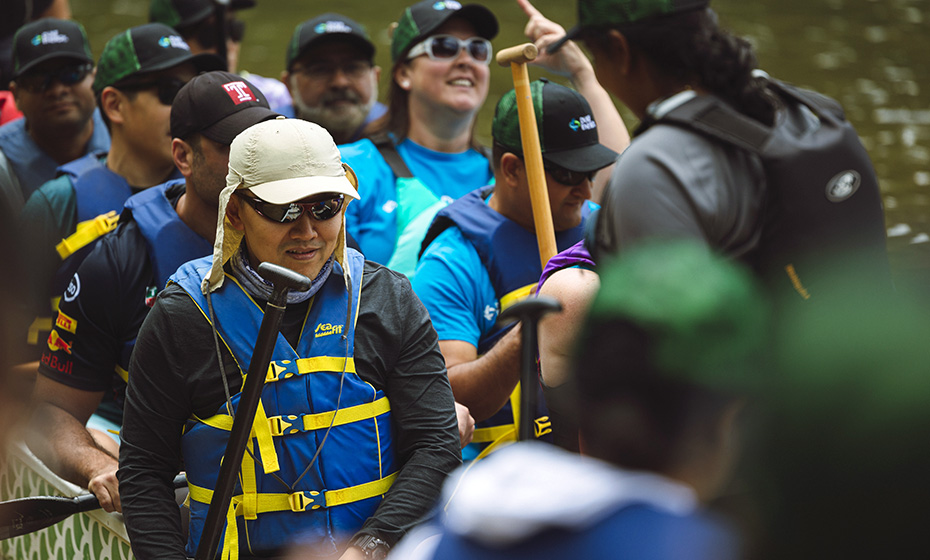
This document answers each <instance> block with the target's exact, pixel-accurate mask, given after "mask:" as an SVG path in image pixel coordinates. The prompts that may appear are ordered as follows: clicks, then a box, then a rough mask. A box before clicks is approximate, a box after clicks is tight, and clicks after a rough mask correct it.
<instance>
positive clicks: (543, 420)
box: [533, 416, 552, 437]
mask: <svg viewBox="0 0 930 560" xmlns="http://www.w3.org/2000/svg"><path fill="white" fill-rule="evenodd" d="M533 427H534V431H535V432H536V437H542V436H544V435H546V434H549V433H552V422H550V421H549V417H548V416H540V417H539V418H537V419H536V420H534V421H533Z"/></svg>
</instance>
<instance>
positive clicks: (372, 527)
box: [119, 118, 460, 560]
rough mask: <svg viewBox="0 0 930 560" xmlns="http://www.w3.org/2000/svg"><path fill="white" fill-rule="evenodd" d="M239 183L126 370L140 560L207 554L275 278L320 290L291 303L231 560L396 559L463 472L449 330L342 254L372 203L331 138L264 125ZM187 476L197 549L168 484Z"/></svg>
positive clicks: (240, 162)
mask: <svg viewBox="0 0 930 560" xmlns="http://www.w3.org/2000/svg"><path fill="white" fill-rule="evenodd" d="M228 170H229V171H228V174H227V175H226V187H225V189H223V191H222V193H221V194H220V195H219V197H220V203H219V204H220V205H219V211H220V214H219V215H220V216H221V219H220V220H218V221H217V222H216V225H215V227H216V242H215V243H214V251H213V255H212V256H209V257H204V258H202V259H198V260H195V261H192V262H189V263H187V264H185V265H184V266H182V267H181V268H180V269H179V270H178V271H177V273H176V274H175V275H174V276H172V278H171V281H170V282H169V284H168V287H167V288H166V289H165V290H164V292H162V293H161V294H160V296H159V298H158V302H157V303H156V305H155V307H154V308H153V309H152V312H151V313H150V314H149V315H148V317H147V318H146V320H145V323H144V324H143V325H142V328H141V330H140V331H139V336H138V341H137V344H136V348H135V351H134V353H133V355H132V359H131V362H130V367H129V370H130V374H129V387H128V389H127V393H126V414H125V423H124V425H123V432H122V436H123V442H124V443H123V446H122V447H121V449H120V470H119V479H120V490H121V492H122V493H123V498H124V501H123V505H124V512H125V514H126V526H127V529H128V531H129V535H130V538H131V540H132V546H133V552H134V553H135V555H136V556H137V557H139V558H156V557H157V558H179V559H180V558H186V557H191V556H193V555H194V553H195V551H197V549H198V546H199V545H200V539H201V534H202V533H203V525H204V519H205V517H206V513H207V511H208V507H209V504H210V501H211V499H212V497H213V495H214V494H213V492H214V491H215V488H214V486H215V484H216V479H217V466H218V465H219V464H220V461H221V460H222V457H223V452H224V450H225V448H226V444H227V440H228V439H229V437H230V432H229V429H230V426H231V414H233V411H234V410H235V409H236V407H238V406H239V397H240V395H239V392H240V390H241V386H242V383H243V377H244V375H243V374H244V372H245V371H246V368H247V367H248V364H249V363H250V362H251V360H252V353H253V349H254V345H255V342H256V337H257V336H258V327H259V323H260V322H261V319H262V311H261V309H262V307H263V306H264V302H265V301H267V300H268V299H269V297H270V296H271V292H272V285H271V284H270V283H269V282H268V281H267V280H266V279H265V278H263V277H262V274H261V272H260V265H261V264H262V263H273V264H276V265H279V266H282V267H285V268H288V269H290V270H292V271H294V272H297V273H300V274H303V275H304V276H306V277H307V278H309V279H311V281H312V282H311V284H310V287H309V288H308V289H307V290H306V291H291V292H289V293H288V295H287V300H288V303H287V308H286V310H285V312H284V317H283V320H282V324H281V329H280V333H279V334H278V336H277V342H276V344H275V348H274V351H273V354H272V360H273V362H272V366H271V367H270V368H269V372H271V374H270V375H269V376H268V378H267V379H266V381H265V384H264V387H263V389H262V399H261V404H260V405H259V408H258V413H257V415H256V420H255V423H254V425H253V427H252V430H253V433H254V434H255V435H256V438H257V439H255V440H254V441H255V442H256V443H255V444H254V446H253V447H250V448H251V449H252V451H250V452H249V453H247V454H246V455H245V457H244V459H243V461H242V466H241V470H239V472H238V473H237V479H238V480H240V485H239V486H237V489H236V490H235V491H234V495H233V496H232V497H231V506H230V509H229V511H228V513H227V512H224V514H223V516H222V517H223V518H224V519H226V523H227V526H226V527H225V529H224V532H225V538H224V539H223V543H222V544H221V547H222V548H223V550H224V552H223V557H224V558H225V557H228V558H232V559H236V558H242V557H248V558H265V557H280V555H281V554H282V549H283V548H284V547H285V546H287V545H288V544H289V543H291V542H292V541H293V540H294V539H295V538H297V539H298V540H299V541H300V543H301V544H302V545H305V546H306V547H308V549H309V550H308V551H307V556H308V557H310V556H312V557H314V558H337V557H338V558H342V559H343V560H349V559H358V560H361V559H375V558H377V559H381V558H384V557H385V554H386V553H387V550H388V548H389V547H390V546H391V545H393V544H394V543H395V542H397V540H398V539H400V537H401V536H403V535H404V534H405V533H406V532H407V531H408V530H409V529H410V528H412V527H413V525H414V524H415V523H417V522H418V521H419V520H420V519H421V517H422V516H423V515H424V514H425V513H426V512H427V511H428V510H429V509H430V508H431V507H432V506H433V504H434V502H435V499H436V498H437V496H438V490H439V487H440V485H441V483H442V481H443V479H444V478H445V476H446V475H447V474H448V472H449V471H450V470H451V469H453V468H455V466H456V465H457V464H459V463H460V459H459V436H458V433H457V426H456V415H455V409H454V402H453V398H452V391H451V389H450V387H449V381H448V379H447V377H446V374H445V367H444V365H443V359H442V354H441V353H440V351H439V346H438V343H437V339H436V331H435V330H433V327H432V324H431V323H430V320H429V315H428V314H427V312H426V309H425V308H424V307H423V305H422V304H421V303H420V301H419V300H418V299H417V297H416V296H415V295H414V293H413V291H412V290H411V289H410V284H409V282H407V280H406V279H405V278H404V277H403V276H401V275H399V274H397V273H395V272H393V271H391V270H388V269H386V268H385V267H383V266H381V265H378V264H376V263H373V262H370V261H366V260H365V257H364V256H362V255H361V254H360V253H359V252H357V251H355V250H353V249H350V248H346V244H345V211H346V207H347V206H348V205H350V204H349V203H350V202H352V203H354V200H356V199H358V198H359V192H364V188H358V181H357V179H356V176H355V173H354V172H353V171H352V169H351V168H350V167H349V166H347V165H345V164H343V163H342V161H341V158H340V156H339V151H338V149H337V148H336V145H335V143H334V142H333V139H332V137H331V136H330V135H329V134H328V133H327V132H326V130H325V129H323V128H322V127H320V126H319V125H317V124H315V123H310V122H307V121H304V120H300V119H284V118H281V119H275V120H271V121H267V122H262V123H259V124H257V125H254V126H252V127H250V128H249V129H247V130H246V131H244V132H242V133H241V134H240V135H239V136H237V137H236V139H235V140H234V141H233V143H232V145H231V146H230V149H229V167H228ZM182 434H183V435H182ZM182 465H183V467H184V468H185V469H186V472H187V479H188V486H189V487H190V490H191V493H190V504H191V523H190V531H189V536H188V539H187V542H186V550H185V542H184V540H183V537H182V534H181V531H180V526H179V519H178V508H177V506H176V505H175V503H174V500H173V499H172V492H171V489H170V488H169V486H168V485H167V483H168V482H169V481H170V480H171V479H172V478H173V477H174V475H175V474H177V472H178V471H179V469H181V468H182ZM237 466H238V465H237ZM152 528H159V529H160V530H158V531H153V530H152Z"/></svg>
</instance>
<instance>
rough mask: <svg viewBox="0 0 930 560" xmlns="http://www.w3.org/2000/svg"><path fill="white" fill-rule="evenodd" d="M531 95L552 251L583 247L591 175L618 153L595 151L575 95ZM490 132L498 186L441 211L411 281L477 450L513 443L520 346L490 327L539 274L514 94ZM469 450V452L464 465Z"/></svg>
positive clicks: (547, 86)
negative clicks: (467, 414) (469, 419)
mask: <svg viewBox="0 0 930 560" xmlns="http://www.w3.org/2000/svg"><path fill="white" fill-rule="evenodd" d="M530 91H531V96H532V101H533V107H534V110H535V113H536V119H537V127H538V130H539V138H540V144H541V146H542V158H543V163H544V166H545V170H546V186H547V188H548V196H549V205H550V208H551V211H552V220H553V226H554V229H555V232H556V243H557V245H558V249H559V250H564V249H567V248H568V247H569V246H571V245H573V244H575V243H577V242H578V241H580V240H581V238H582V235H583V231H584V224H585V221H586V219H587V217H588V215H589V214H590V212H591V211H592V209H593V208H594V207H595V206H594V205H593V204H592V203H591V202H590V201H589V199H590V198H591V182H592V177H593V175H594V173H595V172H597V171H598V170H599V169H602V168H604V167H607V166H608V165H610V164H612V163H613V162H614V160H615V159H616V157H617V153H616V152H614V151H613V150H611V149H609V148H607V147H605V146H604V145H602V144H601V143H600V142H599V140H598V130H597V122H596V121H595V120H594V117H593V115H592V112H591V107H590V106H589V105H588V102H587V101H586V100H585V99H584V97H582V96H581V95H580V94H579V93H577V92H575V91H573V90H571V89H569V88H566V87H564V86H561V85H558V84H554V83H551V82H549V81H548V80H545V79H543V80H537V81H535V82H532V83H531V84H530ZM491 132H492V135H493V137H494V150H493V162H494V178H495V185H494V186H488V187H484V188H482V189H478V190H476V191H473V192H471V193H469V194H467V195H465V196H464V197H463V198H461V199H459V200H458V201H456V202H454V203H452V204H451V205H449V206H447V207H446V208H444V209H442V210H440V211H439V213H438V214H437V215H436V219H435V220H434V221H433V223H432V225H431V226H430V229H429V231H428V232H427V235H426V239H425V240H424V242H423V247H424V250H423V251H422V254H421V257H420V260H419V262H418V264H417V270H416V275H415V276H414V278H413V288H414V291H416V293H417V296H419V297H420V299H421V300H422V301H423V304H424V305H426V308H427V309H428V310H429V313H430V318H431V319H432V321H433V325H434V326H435V327H436V332H437V334H438V335H439V346H440V348H441V349H442V353H443V356H444V357H445V359H446V367H447V368H448V369H449V379H450V381H451V383H452V389H453V391H454V392H455V397H456V400H457V401H459V402H461V403H462V404H464V405H466V406H467V407H468V408H469V409H470V410H471V412H472V415H473V416H474V417H475V419H476V420H478V421H479V424H478V425H477V428H476V430H475V435H474V437H473V440H472V441H473V444H479V443H480V444H485V445H483V447H486V444H488V443H491V442H494V441H498V442H505V441H513V440H515V439H516V431H515V426H514V419H513V415H512V413H511V409H510V406H509V405H508V399H509V397H510V396H511V393H512V392H513V390H514V388H515V386H516V385H517V382H518V381H519V370H518V367H517V364H518V363H519V359H518V356H519V354H518V353H519V337H518V336H517V334H518V333H517V332H516V330H513V331H509V332H510V334H505V333H507V332H508V331H507V330H506V329H500V328H499V327H497V326H496V320H497V316H498V313H499V312H500V311H501V310H502V309H504V308H506V307H507V306H509V305H511V304H512V303H515V302H517V301H520V300H521V299H523V298H525V297H527V296H528V295H530V294H531V293H533V291H534V288H535V286H536V282H537V281H538V280H539V277H540V275H541V273H542V267H541V265H540V261H539V247H538V244H537V241H536V234H535V228H534V219H533V213H532V205H531V204H530V186H529V183H528V180H527V171H526V169H527V168H526V164H525V162H524V154H523V149H522V144H521V138H520V119H519V118H518V115H517V103H516V93H515V92H514V91H513V90H511V91H510V92H509V93H507V94H505V95H504V97H503V98H501V100H500V102H499V103H498V104H497V109H496V111H495V115H494V123H493V125H492V129H491ZM479 356H481V357H479ZM540 402H542V400H541V399H540ZM502 407H503V408H502ZM539 416H540V419H539V420H538V422H537V426H538V430H537V435H545V434H546V433H548V432H549V431H550V430H549V429H548V426H547V425H546V423H547V420H545V419H544V418H542V417H544V416H545V413H544V412H542V411H541V413H540V414H539ZM483 420H488V422H486V423H482V422H481V421H483ZM476 450H477V449H472V450H471V451H470V450H469V448H466V452H465V458H466V459H469V458H473V457H474V453H473V452H472V451H476Z"/></svg>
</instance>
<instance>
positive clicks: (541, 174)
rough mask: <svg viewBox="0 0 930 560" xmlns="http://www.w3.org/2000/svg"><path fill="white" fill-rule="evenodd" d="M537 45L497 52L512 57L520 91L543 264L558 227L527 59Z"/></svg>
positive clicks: (500, 59)
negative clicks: (547, 180) (554, 220)
mask: <svg viewBox="0 0 930 560" xmlns="http://www.w3.org/2000/svg"><path fill="white" fill-rule="evenodd" d="M537 54H538V51H537V49H536V45H533V44H532V43H527V44H525V45H518V46H516V47H510V48H508V49H504V50H502V51H500V52H499V53H497V61H498V62H499V63H502V62H503V61H509V63H510V71H511V72H512V73H513V89H514V90H515V92H516V94H517V115H518V117H519V118H520V138H521V140H522V143H523V162H524V164H525V165H526V176H527V181H528V182H529V186H530V203H531V204H532V206H533V222H534V224H535V226H536V241H537V243H538V244H539V260H540V262H541V263H542V267H543V268H545V267H546V263H547V262H548V261H549V259H551V258H552V257H553V256H555V254H556V252H557V250H556V245H555V228H554V227H553V226H552V209H551V208H550V206H549V190H548V188H547V187H546V172H545V169H544V168H543V160H542V148H541V146H540V144H539V130H538V129H537V128H536V111H534V110H533V98H532V93H531V92H530V76H529V73H528V72H527V71H526V63H527V62H529V61H532V60H535V59H536V55H537Z"/></svg>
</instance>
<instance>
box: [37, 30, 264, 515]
mask: <svg viewBox="0 0 930 560" xmlns="http://www.w3.org/2000/svg"><path fill="white" fill-rule="evenodd" d="M149 25H150V26H151V25H157V26H158V27H160V28H161V27H163V26H161V25H159V24H149ZM146 27H148V26H146ZM157 42H158V41H156V43H157ZM166 42H168V43H169V44H170V42H171V39H170V38H169V39H167V41H166ZM153 48H161V47H153ZM275 116H277V114H276V113H274V112H272V111H271V110H270V109H269V108H268V103H267V101H266V100H265V98H264V96H262V95H261V93H260V92H259V91H258V90H257V89H256V88H255V87H253V86H252V85H251V84H249V83H248V82H247V81H245V80H243V79H242V78H240V77H239V76H235V75H233V74H229V73H226V72H208V73H206V74H201V75H200V76H197V77H196V78H194V79H192V80H191V81H190V82H188V83H187V85H185V86H184V87H183V88H181V91H179V92H178V93H177V98H176V99H175V100H174V104H173V105H172V108H171V132H170V134H171V136H172V137H173V140H172V141H171V154H172V156H173V158H174V162H175V164H176V165H177V168H178V169H179V170H180V172H181V175H183V179H181V180H174V181H168V182H167V183H164V184H162V185H159V186H157V187H152V188H150V189H145V190H144V191H142V192H140V193H138V194H136V195H134V196H132V197H130V198H129V200H127V201H126V204H125V208H124V210H123V213H122V215H121V217H120V222H119V226H118V227H117V229H116V230H115V231H114V232H113V233H111V234H110V235H107V236H105V237H103V238H102V239H101V241H100V242H99V243H98V244H97V245H96V246H95V247H94V250H93V251H92V252H91V253H90V255H88V257H87V258H86V259H85V260H84V262H83V263H81V266H80V268H78V270H77V272H76V273H75V274H74V275H73V276H72V277H71V281H70V283H69V285H68V287H67V289H66V290H65V292H64V295H63V296H62V299H61V305H60V307H59V310H58V315H57V317H56V319H55V326H54V329H53V330H52V333H51V335H50V336H49V338H48V347H47V348H46V350H45V352H43V355H42V363H41V365H40V367H39V373H40V375H39V378H38V381H37V386H36V395H37V399H38V401H39V403H38V406H37V409H36V413H35V415H34V416H33V423H32V428H33V429H32V430H31V434H30V440H29V444H30V446H31V447H32V448H33V450H34V451H35V453H36V455H38V456H39V457H40V458H42V459H43V460H45V461H46V462H49V463H50V464H54V465H56V466H57V467H58V468H57V469H56V471H57V472H58V473H59V475H60V476H62V477H64V478H66V479H68V480H71V481H72V482H74V483H76V484H80V485H81V486H86V487H88V488H89V489H90V490H91V491H92V492H93V493H94V494H96V495H97V497H98V498H99V499H100V502H101V504H102V506H103V507H104V509H106V510H108V511H112V510H118V509H120V500H119V491H118V484H117V481H116V468H117V459H116V456H117V453H118V450H117V444H116V442H114V441H113V440H109V441H107V440H106V439H105V434H103V436H104V437H95V436H94V435H92V433H91V432H90V431H89V430H88V429H87V428H85V423H87V424H88V425H93V426H98V427H99V428H100V429H106V428H109V429H117V428H119V426H120V424H121V423H122V408H123V394H124V392H125V388H126V379H127V374H126V371H127V369H128V366H129V356H130V354H131V352H132V349H133V346H134V344H135V339H136V334H137V332H138V330H139V327H140V325H141V324H142V321H143V319H145V317H146V315H147V314H148V312H149V309H150V308H151V306H152V305H153V304H154V299H155V295H156V294H157V292H158V291H159V290H160V289H161V288H162V287H164V286H165V283H166V281H167V279H168V276H170V275H171V274H172V273H174V271H175V270H176V269H177V268H178V266H180V265H181V264H183V263H184V262H186V261H188V260H191V259H194V258H197V257H201V256H203V255H207V254H209V253H210V252H211V248H212V245H213V235H214V231H215V226H216V220H217V212H218V210H217V206H218V199H219V192H220V190H222V188H223V185H224V177H225V175H226V167H227V158H228V153H229V144H230V143H231V142H232V139H233V138H234V137H235V136H236V135H237V134H238V133H239V132H240V131H242V130H244V129H245V128H248V127H249V126H251V125H252V124H255V123H258V122H261V121H263V120H267V119H270V118H274V117H275ZM95 411H96V414H94V413H95ZM92 414H93V417H92V416H91V415H92ZM88 418H92V420H91V422H90V423H88ZM98 436H99V434H98Z"/></svg>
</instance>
